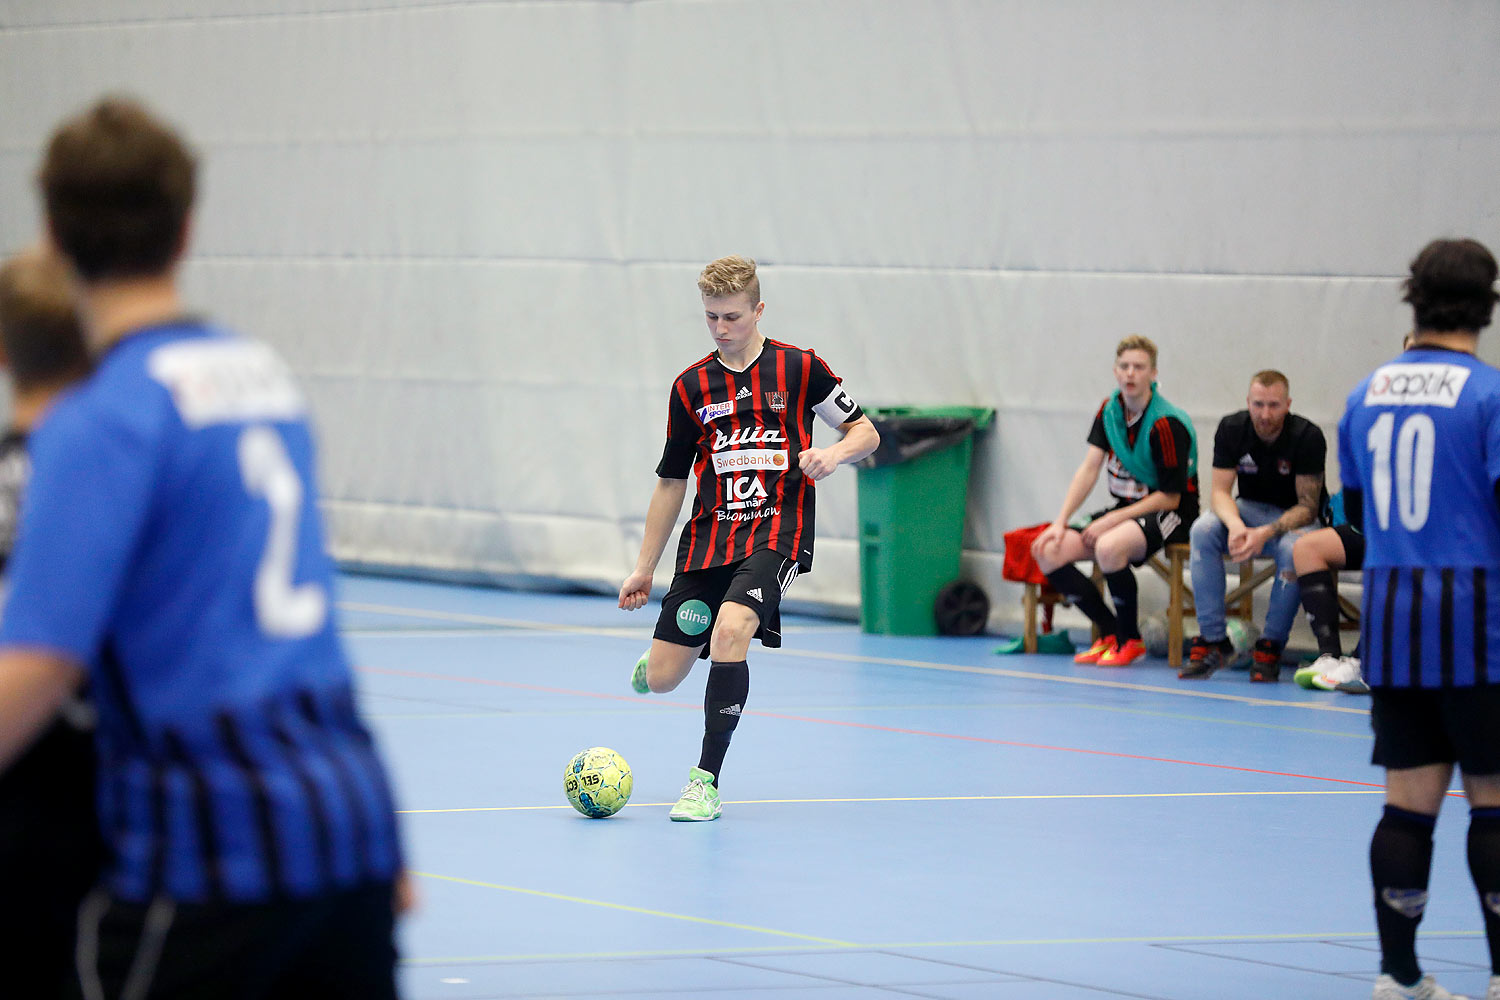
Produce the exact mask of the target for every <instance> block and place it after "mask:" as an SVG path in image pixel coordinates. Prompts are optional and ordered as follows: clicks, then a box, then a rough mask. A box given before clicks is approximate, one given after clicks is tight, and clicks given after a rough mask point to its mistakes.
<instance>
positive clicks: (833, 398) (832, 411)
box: [813, 385, 859, 427]
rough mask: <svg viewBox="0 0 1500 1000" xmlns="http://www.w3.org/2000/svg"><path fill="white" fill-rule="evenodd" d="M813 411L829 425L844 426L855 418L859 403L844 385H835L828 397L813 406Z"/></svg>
mask: <svg viewBox="0 0 1500 1000" xmlns="http://www.w3.org/2000/svg"><path fill="white" fill-rule="evenodd" d="M813 412H814V413H816V414H817V415H818V417H819V419H821V420H822V421H823V423H825V424H827V425H828V426H829V427H842V426H844V425H845V424H847V423H848V422H849V421H851V420H853V419H854V414H856V413H858V412H859V404H857V403H856V402H854V400H852V399H850V398H849V394H848V393H847V392H845V391H844V387H843V386H841V385H835V386H834V387H833V391H832V392H830V393H829V394H828V398H827V399H825V400H823V402H821V403H818V404H817V405H816V406H814V407H813Z"/></svg>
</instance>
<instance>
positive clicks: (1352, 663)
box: [1312, 656, 1370, 694]
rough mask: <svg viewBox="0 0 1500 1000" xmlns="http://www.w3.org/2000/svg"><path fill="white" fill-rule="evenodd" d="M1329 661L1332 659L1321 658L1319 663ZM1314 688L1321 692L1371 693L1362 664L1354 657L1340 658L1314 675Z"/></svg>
mask: <svg viewBox="0 0 1500 1000" xmlns="http://www.w3.org/2000/svg"><path fill="white" fill-rule="evenodd" d="M1328 659H1332V657H1327V656H1324V657H1320V658H1319V660H1318V663H1322V662H1323V661H1324V660H1328ZM1316 665H1317V664H1314V666H1316ZM1312 686H1313V687H1315V688H1317V689H1318V690H1319V691H1342V692H1344V693H1345V694H1369V693H1370V685H1368V684H1366V683H1365V678H1364V673H1363V672H1362V671H1361V670H1360V662H1359V661H1358V660H1356V659H1355V658H1354V657H1352V656H1343V657H1340V658H1339V659H1338V660H1337V661H1336V662H1335V663H1333V664H1331V665H1330V666H1329V667H1328V668H1327V669H1325V670H1321V671H1319V672H1318V673H1316V674H1314V675H1313V678H1312Z"/></svg>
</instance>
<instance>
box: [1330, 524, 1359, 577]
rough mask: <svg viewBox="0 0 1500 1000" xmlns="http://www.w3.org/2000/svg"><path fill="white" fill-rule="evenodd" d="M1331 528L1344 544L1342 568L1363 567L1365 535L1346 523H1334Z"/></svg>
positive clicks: (1353, 568)
mask: <svg viewBox="0 0 1500 1000" xmlns="http://www.w3.org/2000/svg"><path fill="white" fill-rule="evenodd" d="M1333 530H1334V532H1335V533H1337V534H1338V536H1339V541H1340V542H1342V543H1343V544H1344V568H1345V569H1350V570H1355V569H1363V568H1364V565H1365V536H1364V535H1362V534H1360V533H1359V532H1357V531H1355V530H1354V529H1353V528H1352V527H1351V526H1349V525H1347V524H1335V525H1334V526H1333Z"/></svg>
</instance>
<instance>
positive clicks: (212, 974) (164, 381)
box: [0, 99, 401, 1000]
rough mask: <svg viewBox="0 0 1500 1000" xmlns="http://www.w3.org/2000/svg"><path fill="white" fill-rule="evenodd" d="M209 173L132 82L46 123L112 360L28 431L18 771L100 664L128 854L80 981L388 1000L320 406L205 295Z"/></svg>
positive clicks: (376, 777)
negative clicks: (191, 275) (182, 278)
mask: <svg viewBox="0 0 1500 1000" xmlns="http://www.w3.org/2000/svg"><path fill="white" fill-rule="evenodd" d="M195 175H196V166H195V162H194V158H193V156H192V154H191V153H190V152H189V151H188V149H187V147H186V146H185V144H184V143H183V142H182V140H181V139H179V138H178V136H177V135H176V133H175V132H174V131H173V130H172V129H170V128H169V127H167V126H166V125H164V124H163V123H162V122H160V121H158V120H157V119H156V118H155V117H153V116H152V115H151V114H150V113H149V112H148V111H147V110H146V109H145V108H143V107H141V106H140V105H139V104H137V103H135V102H132V101H129V100H123V99H108V100H104V101H101V102H100V103H98V104H96V105H95V106H93V107H92V108H90V109H88V110H87V111H86V112H84V113H83V114H81V115H79V116H78V117H76V118H73V119H71V120H69V121H66V122H64V123H63V124H62V125H61V126H60V127H59V128H58V129H57V130H56V131H55V132H54V133H53V135H52V137H51V139H50V141H49V143H48V146H47V150H46V153H45V156H44V159H43V162H42V167H41V171H40V175H39V180H40V183H41V188H42V194H43V198H44V202H45V215H46V223H47V229H48V233H49V236H50V239H51V241H52V242H53V244H54V245H55V246H56V248H57V249H58V251H59V252H60V253H61V254H62V255H63V257H65V258H66V260H67V261H68V263H69V264H70V265H71V267H72V270H73V271H74V273H75V274H76V276H77V279H78V282H79V288H80V295H81V298H82V303H83V306H82V311H83V314H84V315H85V316H86V317H87V318H88V335H89V338H90V342H91V347H92V348H93V350H94V353H95V355H96V357H97V365H96V367H95V370H94V372H93V374H92V375H90V376H89V377H88V378H87V379H86V380H85V381H83V382H82V383H80V384H79V385H78V386H77V387H75V388H74V389H73V390H72V391H71V392H69V393H68V394H66V395H65V396H64V397H63V398H61V399H59V400H58V401H57V402H56V403H55V404H54V406H53V408H52V410H51V412H50V413H49V414H48V415H47V419H46V420H45V421H44V422H43V423H42V425H41V426H40V427H38V428H37V429H36V430H35V431H34V432H33V434H32V436H31V458H32V478H31V481H30V483H29V484H28V486H27V497H26V503H25V504H24V506H23V508H22V513H21V529H20V533H19V536H18V539H17V544H16V550H15V553H14V555H13V557H12V559H11V563H10V570H9V580H10V594H9V597H8V600H7V603H6V607H5V613H4V617H3V621H0V767H3V766H4V765H5V764H8V763H9V762H10V761H11V760H13V759H14V757H15V756H16V754H17V753H18V752H19V751H20V750H21V749H22V748H24V747H25V746H26V744H27V743H28V742H29V741H30V740H31V739H32V738H34V737H35V735H36V734H37V733H38V732H39V731H40V730H41V729H42V728H43V727H44V726H45V725H46V724H47V722H48V721H50V720H51V719H52V718H53V716H54V715H55V714H56V712H57V710H58V707H59V706H60V705H62V704H63V703H64V702H65V701H66V699H67V698H68V697H69V695H70V694H71V693H72V691H73V690H75V689H76V687H77V686H78V684H79V682H80V680H81V678H82V676H83V673H84V671H85V670H87V671H88V674H89V678H90V692H91V697H92V698H93V699H94V702H95V704H96V705H97V708H98V728H97V732H96V740H97V745H98V765H99V766H98V782H99V798H98V802H99V811H100V825H101V829H102V831H103V833H104V835H105V838H106V840H107V843H108V848H109V860H108V862H107V863H106V866H105V870H104V873H103V881H102V883H101V884H100V885H99V887H98V888H97V889H95V890H94V891H93V892H91V893H90V894H89V896H88V898H87V899H86V900H85V901H84V904H83V906H82V907H81V909H80V912H79V930H78V938H79V945H78V955H77V962H76V966H77V975H78V980H79V982H78V990H79V992H80V993H81V995H82V996H84V997H89V998H93V997H110V998H115V997H121V996H129V997H133V998H143V1000H145V998H158V997H171V998H200V997H201V998H205V1000H207V998H216V1000H217V998H222V997H226V996H232V997H236V998H239V1000H262V998H264V1000H271V998H275V1000H286V998H313V997H318V998H331V997H342V998H349V1000H355V998H358V1000H379V998H391V997H394V996H395V993H396V989H395V973H394V966H395V959H396V952H395V945H394V941H393V923H394V914H393V910H394V908H395V903H396V899H395V897H396V890H395V885H396V880H397V877H398V873H399V871H400V863H401V857H400V846H399V844H398V842H397V834H396V823H395V811H394V808H393V806H392V802H391V796H390V792H389V789H388V787H387V782H386V775H385V769H384V767H383V766H382V764H381V762H380V760H379V757H378V755H377V753H376V751H375V748H374V746H373V744H372V742H371V739H370V734H369V732H368V731H367V730H366V728H365V726H364V724H363V723H362V722H361V720H360V718H359V716H358V713H357V711H356V709H355V699H354V691H353V684H352V678H351V673H350V669H349V665H348V662H347V660H346V659H345V655H344V651H343V647H342V644H341V642H340V640H339V636H338V633H337V630H336V628H335V622H334V616H333V595H332V586H333V569H332V564H331V562H330V561H329V559H328V557H327V555H326V553H325V551H324V547H323V533H322V525H321V521H320V518H319V514H318V510H317V503H316V501H317V489H316V486H315V483H314V479H313V443H312V434H311V431H310V428H309V426H308V421H307V412H306V404H305V402H304V400H303V397H302V395H301V393H300V392H299V391H298V389H297V386H296V385H295V383H294V381H293V380H292V378H291V374H290V372H289V371H288V369H287V367H286V365H285V364H284V363H283V362H282V361H281V360H280V358H278V357H277V355H276V354H275V352H274V351H272V350H271V349H270V348H269V347H268V346H266V345H265V344H262V343H259V342H257V341H254V340H250V339H248V338H246V337H243V336H240V335H239V334H236V333H233V332H230V331H228V330H226V329H224V328H222V327H218V326H214V325H211V324H209V323H207V322H205V321H204V320H202V319H196V318H193V317H191V316H189V315H187V314H186V313H185V312H184V310H183V305H182V302H181V300H180V298H179V296H178V288H177V274H178V266H179V264H180V262H181V260H182V256H183V253H184V251H185V247H186V240H187V234H188V231H189V221H188V216H189V210H190V208H191V206H192V203H193V192H194V186H195Z"/></svg>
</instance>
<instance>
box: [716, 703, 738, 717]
mask: <svg viewBox="0 0 1500 1000" xmlns="http://www.w3.org/2000/svg"><path fill="white" fill-rule="evenodd" d="M743 711H744V709H742V708H740V703H739V702H735V703H734V704H733V705H730V706H729V707H728V708H721V709H719V714H720V715H739V714H740V713H741V712H743Z"/></svg>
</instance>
